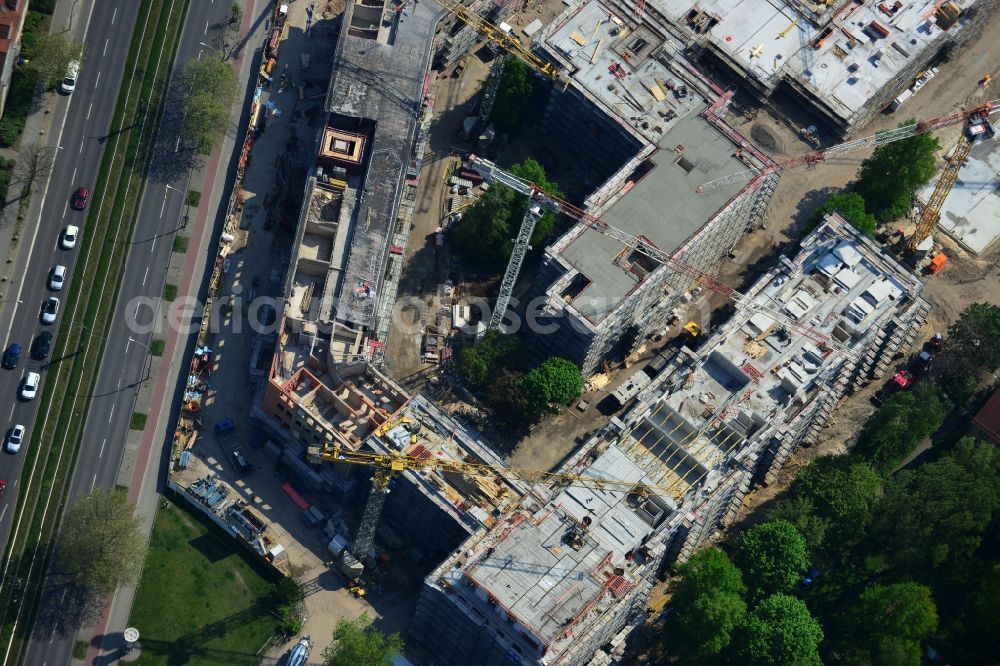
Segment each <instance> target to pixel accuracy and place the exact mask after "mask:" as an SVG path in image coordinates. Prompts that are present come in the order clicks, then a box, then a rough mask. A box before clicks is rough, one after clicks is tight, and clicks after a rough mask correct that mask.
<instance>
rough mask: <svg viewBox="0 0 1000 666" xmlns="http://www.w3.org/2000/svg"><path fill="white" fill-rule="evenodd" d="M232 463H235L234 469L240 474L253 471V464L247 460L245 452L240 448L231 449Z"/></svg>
mask: <svg viewBox="0 0 1000 666" xmlns="http://www.w3.org/2000/svg"><path fill="white" fill-rule="evenodd" d="M233 463H235V465H236V471H238V472H239V473H240V474H249V473H251V472H252V471H253V465H251V464H250V463H249V462H248V461H247V457H246V453H244V452H243V449H242V448H239V449H236V450H235V451H233Z"/></svg>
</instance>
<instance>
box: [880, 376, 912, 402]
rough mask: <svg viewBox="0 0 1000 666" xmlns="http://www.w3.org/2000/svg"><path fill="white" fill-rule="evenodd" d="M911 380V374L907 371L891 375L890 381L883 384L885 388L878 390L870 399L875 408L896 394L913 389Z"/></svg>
mask: <svg viewBox="0 0 1000 666" xmlns="http://www.w3.org/2000/svg"><path fill="white" fill-rule="evenodd" d="M913 379H914V378H913V373H912V372H910V371H909V370H900V371H899V372H897V373H896V374H895V375H893V377H892V379H890V380H889V381H887V382H886V383H885V386H883V387H882V388H880V389H879V391H878V393H876V394H875V396H874V397H873V398H872V402H874V403H875V406H876V407H881V406H882V405H883V404H884V403H885V401H886V400H888V399H889V398H891V397H892V396H894V395H896V394H897V393H902V392H903V391H909V390H910V389H911V388H913Z"/></svg>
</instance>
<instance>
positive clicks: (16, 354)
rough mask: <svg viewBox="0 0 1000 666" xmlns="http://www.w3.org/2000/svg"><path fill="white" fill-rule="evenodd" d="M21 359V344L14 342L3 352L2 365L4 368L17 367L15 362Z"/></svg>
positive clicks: (11, 368)
mask: <svg viewBox="0 0 1000 666" xmlns="http://www.w3.org/2000/svg"><path fill="white" fill-rule="evenodd" d="M19 360H21V345H19V344H17V343H16V342H15V343H14V344H12V345H11V346H10V347H7V351H5V352H4V353H3V367H4V369H5V370H13V369H14V368H16V367H17V362H18V361H19Z"/></svg>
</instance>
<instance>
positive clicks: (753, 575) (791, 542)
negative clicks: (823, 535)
mask: <svg viewBox="0 0 1000 666" xmlns="http://www.w3.org/2000/svg"><path fill="white" fill-rule="evenodd" d="M736 563H737V565H738V566H739V567H740V569H741V570H742V571H743V574H744V576H745V578H746V582H747V586H748V587H749V588H750V590H751V591H752V592H753V593H754V596H755V597H756V598H760V597H763V596H765V595H768V594H774V593H775V592H785V591H788V590H790V589H792V587H793V586H794V585H795V583H796V582H798V580H799V577H800V576H801V575H802V572H804V571H805V570H806V568H807V567H808V566H809V557H808V555H807V553H806V542H805V539H803V538H802V535H801V534H799V533H798V530H796V529H795V526H794V525H792V524H791V523H789V522H788V521H786V520H771V521H768V522H766V523H761V524H759V525H754V526H753V527H751V528H750V529H748V530H747V531H746V532H744V533H743V538H742V539H741V542H740V546H739V548H738V549H737V551H736Z"/></svg>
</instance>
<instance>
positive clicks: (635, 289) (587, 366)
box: [532, 0, 778, 375]
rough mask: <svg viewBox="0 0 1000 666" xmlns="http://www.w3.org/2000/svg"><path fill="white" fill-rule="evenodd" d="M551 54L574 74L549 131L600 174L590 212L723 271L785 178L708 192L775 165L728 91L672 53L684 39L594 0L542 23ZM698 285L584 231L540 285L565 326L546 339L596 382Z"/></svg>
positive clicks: (557, 256) (580, 228) (537, 291)
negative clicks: (734, 118) (612, 357)
mask: <svg viewBox="0 0 1000 666" xmlns="http://www.w3.org/2000/svg"><path fill="white" fill-rule="evenodd" d="M544 45H545V48H546V49H547V50H548V51H549V52H551V53H552V54H553V57H554V59H555V60H557V61H558V62H559V64H560V66H561V68H562V69H563V70H565V71H566V72H569V73H571V81H570V84H569V86H568V87H567V88H566V89H565V90H562V91H560V90H554V91H553V92H552V94H551V96H550V99H549V104H548V108H547V109H546V113H545V119H544V123H545V126H546V134H547V135H548V136H550V137H552V139H553V140H554V141H557V142H559V143H560V144H562V145H565V146H568V147H570V148H571V149H572V150H573V151H575V153H576V155H575V157H576V158H577V159H576V161H577V162H578V163H580V164H585V165H587V169H586V170H587V171H589V170H590V169H591V166H592V167H593V169H594V173H591V174H589V176H590V177H594V176H595V175H599V177H600V178H601V179H602V182H601V183H600V184H599V186H598V185H595V187H596V189H594V190H593V192H592V193H591V194H590V196H589V197H587V199H586V200H585V202H584V208H585V209H586V210H587V212H588V213H590V214H592V215H596V216H599V217H601V218H602V219H603V220H604V221H606V222H608V223H609V224H611V225H613V226H615V227H617V228H619V229H621V230H623V231H625V232H627V233H629V234H631V235H633V236H636V237H640V238H642V239H645V240H646V241H648V242H649V243H652V244H653V245H655V246H656V247H658V248H659V249H660V250H662V251H664V252H667V253H676V256H678V257H680V258H682V259H683V260H684V261H686V262H687V263H688V264H691V265H693V266H694V267H696V268H698V269H699V270H702V271H706V272H714V271H715V270H716V269H717V265H718V263H719V262H720V261H721V260H722V259H723V258H724V257H726V256H727V255H728V254H730V253H731V252H732V251H733V248H734V247H735V246H736V244H737V243H738V242H739V241H740V239H742V238H743V236H744V234H745V233H746V232H747V230H749V229H752V228H754V227H755V226H757V225H759V224H760V223H761V222H762V220H763V217H764V214H765V211H766V208H767V205H768V202H769V201H770V198H771V195H772V193H773V191H774V187H775V185H776V184H777V180H778V175H777V174H771V175H768V176H761V177H758V178H756V179H753V180H751V181H750V182H749V183H746V182H742V183H738V184H731V185H728V186H724V187H719V188H714V189H711V190H706V191H704V192H701V193H699V191H698V190H699V186H700V185H701V184H702V183H705V182H707V181H709V180H712V179H715V178H718V177H721V176H726V175H729V174H731V173H733V172H737V171H742V170H743V169H746V168H747V166H748V165H750V166H753V167H757V168H760V167H764V166H767V165H770V164H772V162H771V160H770V158H769V157H768V156H766V155H765V154H763V153H762V152H761V151H759V150H757V149H756V148H755V147H754V146H753V145H752V144H751V143H750V141H749V140H747V139H746V138H745V137H743V136H741V135H740V134H739V133H738V132H737V131H735V130H734V129H733V128H732V127H731V126H729V125H728V124H727V123H726V120H725V114H726V110H727V107H726V105H727V103H728V102H729V100H730V97H731V93H727V92H725V91H723V90H722V89H720V88H719V87H718V86H716V85H715V84H714V83H713V82H712V81H710V80H709V79H707V78H706V77H704V76H703V75H702V74H701V73H700V72H699V71H698V70H697V69H696V68H694V67H693V66H692V65H691V64H690V63H688V62H687V61H685V60H684V59H683V58H681V57H680V56H676V55H675V54H676V52H677V51H679V50H680V48H681V45H680V43H678V42H675V41H672V40H671V39H670V38H663V37H660V36H658V35H656V34H654V33H653V32H651V31H649V30H647V29H643V28H639V29H637V30H635V31H631V30H629V29H628V28H627V27H626V25H625V23H624V22H623V21H622V20H621V19H619V18H618V17H616V16H614V15H613V14H612V13H610V11H609V9H608V6H606V5H603V4H601V3H600V2H598V1H597V0H591V1H589V2H586V3H584V4H582V5H577V6H574V7H573V8H572V9H570V10H568V11H567V12H565V13H564V14H563V15H562V16H561V17H560V18H559V19H558V20H557V21H556V22H555V23H553V24H552V25H550V26H549V27H548V28H546V30H545V31H544ZM626 66H627V68H628V69H627V70H626V69H625V67H626ZM581 137H585V138H586V140H580V139H581ZM691 288H692V284H691V280H690V278H688V277H686V276H683V275H680V274H677V273H674V272H671V271H668V270H667V269H666V268H664V267H663V266H661V265H659V264H658V263H656V262H655V261H652V260H651V259H649V258H648V257H647V256H646V255H645V254H643V253H641V252H638V251H635V250H631V249H628V248H624V247H623V246H622V245H621V244H619V243H618V242H617V241H615V240H614V239H612V238H608V237H605V236H602V235H601V234H600V233H598V232H596V231H594V230H593V229H590V228H588V227H587V226H585V225H582V224H580V225H577V226H576V227H574V228H573V229H572V230H570V231H569V232H568V233H566V234H565V235H563V236H562V237H561V238H560V239H559V240H557V241H556V242H555V243H553V244H552V245H551V246H550V247H548V248H547V249H546V251H545V255H544V259H543V263H542V267H541V269H540V271H539V275H538V279H536V280H535V282H534V293H533V294H532V296H533V297H536V298H538V297H540V298H541V299H542V301H543V302H544V308H543V309H542V314H541V317H540V320H541V323H542V324H543V325H548V324H555V325H556V327H557V328H556V330H555V332H554V333H549V334H544V335H538V336H537V344H538V346H539V347H540V348H542V349H544V350H545V351H547V352H548V353H554V354H558V355H561V356H565V357H567V358H570V359H571V360H573V361H575V362H576V363H578V364H579V365H580V366H581V368H582V370H583V373H584V375H587V374H590V373H592V372H594V371H595V369H597V368H598V367H599V366H600V363H601V361H602V360H603V359H604V358H606V357H607V356H608V355H609V354H611V353H612V352H614V351H615V350H616V349H621V348H622V347H624V348H625V349H624V351H626V352H627V351H629V347H632V346H635V345H638V344H639V343H641V342H642V339H643V338H644V337H646V336H649V335H652V334H655V333H656V332H658V331H660V330H663V329H665V328H666V327H667V322H668V321H669V320H670V318H671V317H672V316H673V315H674V312H675V309H676V306H677V304H678V302H679V300H680V299H682V298H685V294H687V293H688V292H689V291H690V289H691ZM546 328H552V327H548V326H547V327H546Z"/></svg>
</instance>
